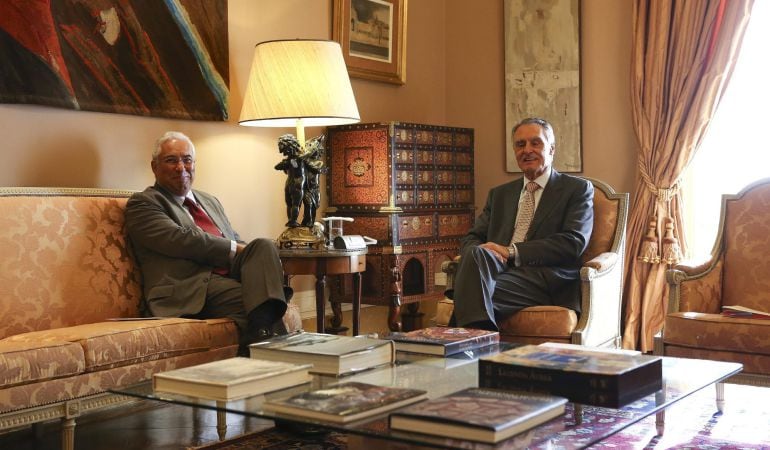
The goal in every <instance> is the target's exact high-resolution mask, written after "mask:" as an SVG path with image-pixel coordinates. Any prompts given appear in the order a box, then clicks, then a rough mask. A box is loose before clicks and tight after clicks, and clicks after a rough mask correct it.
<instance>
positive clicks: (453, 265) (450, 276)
mask: <svg viewBox="0 0 770 450" xmlns="http://www.w3.org/2000/svg"><path fill="white" fill-rule="evenodd" d="M459 264H460V257H459V256H455V258H454V259H452V260H451V261H444V262H443V263H441V271H442V272H444V273H445V274H446V287H445V288H444V291H445V292H450V293H451V292H453V291H454V288H455V273H456V272H457V266H458V265H459ZM450 298H451V297H450Z"/></svg>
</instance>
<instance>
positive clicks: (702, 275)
mask: <svg viewBox="0 0 770 450" xmlns="http://www.w3.org/2000/svg"><path fill="white" fill-rule="evenodd" d="M666 280H667V281H668V284H669V305H668V313H667V315H666V320H665V323H664V328H663V331H662V332H661V333H659V334H658V335H657V336H656V337H655V353H656V354H659V355H666V356H678V357H685V358H699V359H714V360H720V361H729V362H738V363H742V364H743V372H741V373H739V374H738V375H735V376H733V377H731V378H730V379H729V380H728V381H729V382H731V383H741V384H753V385H760V386H770V320H762V319H750V318H736V317H725V316H722V315H721V309H722V306H726V305H741V306H746V307H748V308H752V309H756V310H761V311H770V178H765V179H763V180H760V181H757V182H755V183H752V184H750V185H748V186H746V187H745V188H744V189H743V190H742V191H741V192H739V193H738V194H735V195H723V196H722V212H721V216H720V223H719V231H718V233H717V238H716V242H715V244H714V248H713V250H712V251H711V255H710V257H709V259H708V261H705V262H703V263H700V264H693V263H690V262H687V263H680V264H678V265H675V266H674V267H673V268H672V269H670V270H668V271H667V272H666ZM723 392H724V391H723V385H722V384H721V383H720V384H718V385H717V406H718V407H719V409H720V410H721V408H722V400H723V398H724V397H723Z"/></svg>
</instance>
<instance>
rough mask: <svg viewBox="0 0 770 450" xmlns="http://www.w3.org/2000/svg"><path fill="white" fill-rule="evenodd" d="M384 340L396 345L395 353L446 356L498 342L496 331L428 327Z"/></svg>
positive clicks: (498, 336)
mask: <svg viewBox="0 0 770 450" xmlns="http://www.w3.org/2000/svg"><path fill="white" fill-rule="evenodd" d="M385 339H391V340H393V342H395V343H396V350H397V351H404V352H412V353H424V354H429V355H438V356H447V355H451V354H454V353H460V352H464V351H467V350H474V349H477V348H480V347H485V346H487V345H491V344H496V343H498V342H500V333H498V332H497V331H488V330H476V329H472V328H452V327H428V328H422V329H419V330H414V331H407V332H401V333H398V332H396V333H390V334H389V335H387V336H385Z"/></svg>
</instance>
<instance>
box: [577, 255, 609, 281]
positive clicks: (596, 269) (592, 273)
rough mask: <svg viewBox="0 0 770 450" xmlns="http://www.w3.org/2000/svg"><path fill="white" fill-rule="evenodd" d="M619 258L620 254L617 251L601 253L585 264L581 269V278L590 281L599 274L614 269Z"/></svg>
mask: <svg viewBox="0 0 770 450" xmlns="http://www.w3.org/2000/svg"><path fill="white" fill-rule="evenodd" d="M618 260H619V256H618V254H617V253H614V252H605V253H601V254H599V255H597V256H595V257H594V258H593V259H591V260H590V261H586V262H585V263H584V264H583V268H582V269H581V270H580V279H582V280H584V281H588V280H590V279H593V278H595V277H597V276H601V275H602V274H605V273H607V272H609V271H610V270H612V269H613V267H615V264H617V262H618Z"/></svg>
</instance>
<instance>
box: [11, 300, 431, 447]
mask: <svg viewBox="0 0 770 450" xmlns="http://www.w3.org/2000/svg"><path fill="white" fill-rule="evenodd" d="M427 303H428V304H425V305H424V307H421V309H422V310H423V311H425V318H424V320H423V326H428V325H429V324H430V318H431V317H432V316H433V315H434V314H435V302H434V303H433V304H429V303H430V302H427ZM386 317H387V308H385V307H367V308H362V310H361V324H360V330H361V333H362V334H369V333H378V334H380V335H382V334H384V333H385V332H387V320H386ZM327 323H328V322H327ZM343 325H345V326H348V327H349V328H350V327H351V323H350V314H349V312H345V313H344V315H343ZM303 327H304V329H305V330H307V331H314V330H315V319H314V318H313V319H308V320H305V321H303ZM347 334H348V335H349V334H350V331H348V333H347ZM216 423H217V420H216V413H214V412H212V411H208V410H203V409H193V408H189V407H185V406H175V405H169V404H164V403H160V402H150V401H147V402H145V401H139V402H137V403H136V404H134V405H131V406H122V407H117V408H114V409H111V410H108V411H101V412H98V413H95V414H90V415H88V416H85V417H82V418H79V419H78V421H77V426H76V427H75V448H76V449H77V450H103V449H108V450H146V449H153V450H156V449H157V450H172V449H173V450H176V449H185V448H188V447H195V446H200V445H203V444H206V443H211V442H215V441H217V440H218V435H217V429H216ZM227 424H228V427H227V436H226V437H227V438H232V437H234V436H238V435H240V434H244V433H249V432H254V431H258V430H262V429H265V428H269V427H271V426H272V422H271V421H266V420H261V419H256V418H244V417H241V416H238V415H228V417H227ZM60 439H61V427H60V425H59V421H58V420H56V421H53V422H50V423H45V424H43V425H41V426H38V427H37V428H36V429H33V428H26V429H23V430H19V431H14V432H10V433H5V434H0V450H49V449H50V450H56V449H60V448H61V445H60V444H61V441H60Z"/></svg>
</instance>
